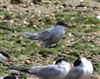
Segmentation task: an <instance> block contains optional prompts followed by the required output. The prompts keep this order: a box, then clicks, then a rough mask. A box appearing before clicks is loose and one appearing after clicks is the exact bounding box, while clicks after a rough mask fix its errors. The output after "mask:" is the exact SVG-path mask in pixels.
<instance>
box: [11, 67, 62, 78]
mask: <svg viewBox="0 0 100 79" xmlns="http://www.w3.org/2000/svg"><path fill="white" fill-rule="evenodd" d="M9 69H13V70H18V71H21V72H25V73H29V74H33V75H36V76H38V77H41V78H46V79H48V78H52V77H58V76H59V75H60V74H61V72H62V71H61V70H60V69H59V68H58V65H48V66H37V67H32V68H25V67H15V66H13V67H9ZM62 69H63V68H62Z"/></svg>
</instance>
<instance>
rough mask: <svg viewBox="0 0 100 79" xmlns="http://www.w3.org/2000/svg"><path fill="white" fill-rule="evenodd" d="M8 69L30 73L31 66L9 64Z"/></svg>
mask: <svg viewBox="0 0 100 79" xmlns="http://www.w3.org/2000/svg"><path fill="white" fill-rule="evenodd" d="M8 69H11V70H17V71H20V72H24V73H29V68H28V67H16V66H9V67H8Z"/></svg>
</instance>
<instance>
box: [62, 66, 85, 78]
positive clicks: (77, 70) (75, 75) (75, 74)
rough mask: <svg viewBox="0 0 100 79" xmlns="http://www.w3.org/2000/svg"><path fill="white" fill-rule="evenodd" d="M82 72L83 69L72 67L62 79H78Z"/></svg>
mask: <svg viewBox="0 0 100 79" xmlns="http://www.w3.org/2000/svg"><path fill="white" fill-rule="evenodd" d="M83 73H84V71H83V69H82V68H80V67H74V68H72V69H71V70H70V71H69V73H68V74H67V76H66V77H65V78H64V79H79V78H80V76H81V75H82V74H83Z"/></svg>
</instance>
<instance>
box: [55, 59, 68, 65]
mask: <svg viewBox="0 0 100 79" xmlns="http://www.w3.org/2000/svg"><path fill="white" fill-rule="evenodd" d="M62 61H66V62H68V60H67V59H66V58H61V59H58V60H57V61H56V63H55V64H58V63H60V62H62Z"/></svg>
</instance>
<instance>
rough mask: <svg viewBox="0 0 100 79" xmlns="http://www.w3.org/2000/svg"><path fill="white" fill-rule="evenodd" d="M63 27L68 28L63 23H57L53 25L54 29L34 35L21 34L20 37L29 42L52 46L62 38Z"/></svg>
mask: <svg viewBox="0 0 100 79" xmlns="http://www.w3.org/2000/svg"><path fill="white" fill-rule="evenodd" d="M65 27H69V26H68V25H67V24H65V23H64V22H62V21H59V22H57V23H56V24H55V25H54V27H51V28H48V29H45V30H43V31H40V32H36V33H28V32H21V33H20V35H21V36H23V37H24V38H27V39H30V40H39V41H41V42H42V43H43V45H45V46H51V45H52V44H57V42H59V41H60V40H61V39H62V38H63V36H64V34H65V31H64V30H65Z"/></svg>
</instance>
